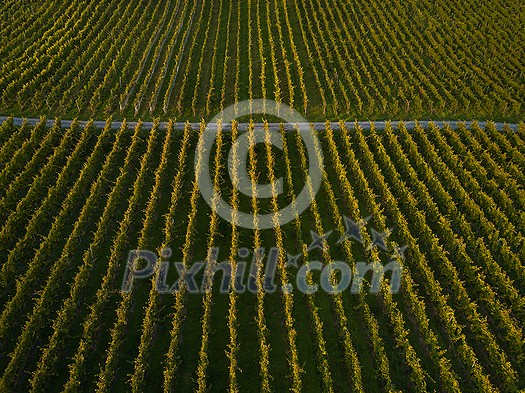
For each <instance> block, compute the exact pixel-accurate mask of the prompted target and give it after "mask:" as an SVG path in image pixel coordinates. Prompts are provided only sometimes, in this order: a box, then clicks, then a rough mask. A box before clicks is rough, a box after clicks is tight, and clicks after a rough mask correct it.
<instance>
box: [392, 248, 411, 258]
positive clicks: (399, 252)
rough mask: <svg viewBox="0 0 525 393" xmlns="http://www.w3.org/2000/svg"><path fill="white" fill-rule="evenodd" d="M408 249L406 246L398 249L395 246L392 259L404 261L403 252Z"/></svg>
mask: <svg viewBox="0 0 525 393" xmlns="http://www.w3.org/2000/svg"><path fill="white" fill-rule="evenodd" d="M407 248H408V246H403V247H399V246H395V247H394V251H393V252H394V253H393V254H392V257H394V258H400V259H402V260H405V251H406V249H407Z"/></svg>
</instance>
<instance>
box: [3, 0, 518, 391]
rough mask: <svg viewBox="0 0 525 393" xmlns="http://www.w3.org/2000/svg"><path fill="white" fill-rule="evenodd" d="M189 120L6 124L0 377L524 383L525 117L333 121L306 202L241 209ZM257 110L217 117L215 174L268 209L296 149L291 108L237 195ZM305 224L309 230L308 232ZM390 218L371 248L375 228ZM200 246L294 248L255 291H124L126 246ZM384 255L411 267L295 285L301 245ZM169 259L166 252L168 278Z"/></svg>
mask: <svg viewBox="0 0 525 393" xmlns="http://www.w3.org/2000/svg"><path fill="white" fill-rule="evenodd" d="M159 4H160V3H159ZM210 34H211V33H210ZM212 35H213V34H212ZM203 130H204V123H202V125H201V127H193V128H192V127H191V126H189V125H188V126H187V127H186V128H185V129H184V130H174V128H173V126H172V123H168V126H167V127H166V129H160V127H158V126H157V125H154V126H153V127H152V129H151V130H145V129H142V127H141V124H140V122H139V123H138V124H137V126H135V127H128V126H127V124H126V123H125V122H124V123H123V125H122V127H121V128H120V129H111V128H110V127H109V126H108V127H105V128H103V129H101V128H97V127H95V126H94V125H93V124H92V123H90V122H88V123H87V124H86V125H85V126H82V127H81V126H80V125H79V124H78V123H77V122H73V123H72V124H71V126H70V127H67V128H65V127H62V126H61V124H60V122H59V121H57V122H55V124H54V125H53V126H51V127H49V126H46V123H45V119H42V120H41V122H40V123H39V124H37V125H35V126H30V125H28V124H22V125H21V126H15V125H13V119H12V118H9V119H7V120H6V121H5V122H3V123H2V124H1V125H0V181H1V182H2V187H1V188H0V190H1V195H0V214H1V220H0V222H1V229H0V251H1V253H2V255H3V258H2V262H1V264H0V299H1V300H0V305H1V307H0V344H1V345H0V375H1V379H0V391H2V392H4V391H5V392H8V391H13V392H14V391H31V392H41V391H52V392H61V391H65V392H66V391H67V392H73V391H99V392H102V391H136V392H140V391H148V392H153V391H165V392H171V391H174V392H175V391H176V392H190V391H198V392H205V391H210V390H211V391H231V392H234V391H241V392H252V391H253V392H259V391H278V392H284V391H294V392H299V391H306V392H318V391H323V392H342V391H353V392H354V391H355V392H381V391H392V392H393V391H403V392H421V391H436V392H437V391H439V392H441V391H458V392H459V391H463V392H481V391H484V392H485V391H486V392H496V391H512V392H515V391H518V390H520V389H525V371H524V370H525V356H524V355H525V352H524V348H525V347H524V336H523V335H524V323H523V322H524V321H525V300H524V299H525V297H524V295H525V289H524V288H525V269H524V267H523V263H525V243H524V241H525V190H524V184H525V174H524V173H525V127H524V126H523V125H520V126H519V127H518V128H517V129H516V130H515V131H514V130H510V129H509V128H505V129H504V130H501V131H499V130H496V128H495V127H494V124H492V123H489V124H487V125H486V126H485V127H484V128H481V127H479V126H478V125H477V124H475V123H474V124H472V125H470V126H468V127H466V126H464V125H459V126H458V127H456V128H455V129H452V128H451V127H448V126H444V127H441V128H438V127H436V126H434V125H432V124H430V125H428V126H427V127H425V128H423V127H421V126H419V125H416V126H415V127H413V128H407V127H405V126H404V125H403V123H401V124H399V125H397V126H396V127H391V126H389V125H387V126H386V128H385V129H382V130H375V129H374V126H373V124H372V126H371V129H370V130H363V129H361V128H360V127H359V126H357V127H347V126H345V125H344V124H342V123H341V124H340V126H338V127H331V126H330V125H327V127H326V128H325V129H324V130H319V131H315V134H316V135H317V138H318V140H319V141H320V145H321V146H320V147H321V148H322V151H323V153H324V171H323V175H322V183H321V186H320V189H319V192H318V194H317V197H316V198H315V199H314V201H313V202H312V204H311V206H310V207H309V208H308V209H306V210H305V211H304V212H303V213H302V215H296V217H295V219H294V220H293V221H291V222H289V223H287V224H285V225H283V226H276V227H275V228H272V229H260V228H257V226H256V228H255V230H252V229H246V228H242V227H238V226H235V225H232V224H230V223H229V222H227V221H226V220H223V219H222V218H221V217H219V216H218V215H217V213H216V212H215V211H214V210H212V209H211V207H210V206H209V205H208V204H207V203H206V202H205V201H204V199H203V198H202V197H201V195H200V192H199V187H198V184H197V181H196V179H195V171H194V165H197V166H198V165H200V162H201V153H202V151H201V149H199V148H198V140H199V135H200V134H201V133H202V132H203ZM252 130H253V127H248V130H247V131H240V130H239V129H238V127H237V123H233V124H232V125H231V127H229V129H228V131H224V132H219V133H218V136H217V138H216V141H215V144H214V147H213V149H212V150H211V151H210V154H211V161H212V162H213V165H211V166H210V167H211V169H212V170H211V176H212V179H213V184H214V187H215V189H217V190H220V193H221V195H222V197H223V198H224V199H225V200H227V201H229V202H230V203H231V204H232V205H233V206H237V207H239V208H240V210H242V211H258V212H272V211H275V210H276V206H278V205H282V204H286V203H287V202H289V201H290V200H293V199H294V197H295V196H296V195H297V193H298V192H299V191H300V189H302V188H303V185H304V184H305V182H306V180H305V178H304V177H301V176H299V175H304V173H306V167H307V165H308V159H307V157H306V149H305V146H304V143H303V142H302V140H301V138H300V135H299V134H298V133H297V132H295V131H284V129H281V131H280V136H281V138H282V139H281V141H282V149H274V148H273V147H272V145H270V144H259V145H257V146H256V147H255V148H253V149H250V151H249V153H248V156H249V163H248V168H247V170H248V173H249V176H250V177H251V178H252V180H254V181H255V180H257V182H258V183H270V182H273V181H274V180H275V179H276V178H279V177H281V176H282V182H283V191H284V192H283V193H282V194H280V195H277V193H276V192H275V190H272V193H271V197H270V198H261V199H257V198H250V197H248V196H246V195H244V194H243V193H241V192H239V191H238V190H237V188H236V187H234V186H233V182H234V180H230V179H235V178H237V176H238V175H237V174H236V173H235V172H234V173H233V176H232V174H231V173H230V176H229V175H228V169H227V167H228V154H226V153H227V152H228V151H231V148H232V146H235V143H234V142H235V141H236V140H237V139H238V138H241V136H242V135H244V133H247V135H249V136H250V137H251V133H252ZM265 132H266V135H269V129H268V128H266V129H265ZM196 163H197V164H196ZM292 174H293V175H292ZM345 217H348V218H351V219H352V220H354V221H355V222H366V225H363V226H361V227H360V228H361V229H360V235H361V236H362V240H363V241H362V243H361V242H359V241H356V239H357V237H355V238H348V237H347V238H345V237H344V234H345V228H346V225H347V221H346V220H345ZM361 220H365V221H361ZM366 220H368V221H366ZM389 229H390V231H389ZM312 231H313V232H314V234H315V233H317V234H320V235H322V234H324V235H325V239H326V241H325V242H324V243H323V246H322V247H309V246H311V244H312V243H313V240H315V239H314V238H315V236H314V234H312ZM387 232H389V235H387V236H386V237H385V238H384V244H383V245H384V248H383V247H382V246H381V244H380V243H375V244H376V247H368V246H369V245H370V244H374V243H373V241H374V239H375V237H376V236H377V234H378V233H387ZM377 245H379V246H377ZM214 247H215V248H217V250H218V256H216V257H217V260H218V261H230V262H231V264H230V266H232V267H236V268H237V269H238V270H237V271H240V269H241V268H240V266H241V265H242V261H243V260H244V261H249V260H251V259H252V257H253V256H254V255H255V254H256V252H255V250H257V249H259V248H265V258H266V256H267V255H268V254H269V253H270V248H271V247H276V248H279V249H281V250H286V252H287V253H289V254H297V256H298V258H299V263H298V266H294V265H293V264H290V263H288V262H289V260H290V259H289V256H287V255H286V254H279V257H278V259H277V263H276V266H275V270H276V275H275V277H274V278H275V281H274V283H273V285H274V290H273V291H271V290H270V289H271V286H272V285H270V284H272V283H263V281H262V280H263V277H262V276H260V275H258V274H255V275H253V276H251V277H252V278H251V279H250V278H248V274H245V276H244V279H243V283H244V284H245V285H246V287H247V288H249V287H250V285H255V286H256V287H257V286H258V288H260V286H266V288H268V289H269V290H268V291H258V292H256V293H251V292H250V291H249V290H248V289H247V290H246V292H245V293H240V292H237V291H234V290H231V289H230V291H228V292H227V293H226V294H224V293H220V290H219V289H220V287H221V277H222V276H221V274H216V275H215V278H214V279H211V281H210V282H208V284H209V285H210V288H211V290H210V291H207V292H205V293H198V294H197V293H192V292H191V286H190V285H188V286H187V287H186V288H185V289H184V287H183V288H182V289H181V290H179V291H174V292H173V293H160V292H159V291H157V290H156V289H155V283H156V280H157V279H158V275H160V274H161V270H157V271H156V273H155V275H150V276H148V277H145V278H144V279H138V278H136V279H135V280H133V282H132V284H131V285H130V286H129V287H128V288H127V289H128V290H126V291H121V288H123V287H122V285H123V284H124V283H125V280H123V277H125V273H126V267H127V261H128V260H129V259H128V251H129V250H134V249H147V250H152V251H153V252H155V253H159V254H160V255H163V258H164V259H165V260H169V261H171V262H176V261H180V262H181V263H182V264H184V265H185V266H187V267H191V266H194V265H196V263H197V261H202V260H206V259H209V258H210V252H211V251H210V250H211V249H212V248H214ZM168 248H169V249H170V250H171V252H170V253H168V251H167V250H168ZM392 259H395V260H396V261H398V262H399V263H400V264H401V265H402V268H403V270H402V272H403V274H402V278H401V285H400V290H399V292H398V293H391V292H390V291H389V290H388V288H389V284H390V281H393V275H392V276H390V274H389V273H386V274H385V277H387V278H389V279H390V281H385V283H384V285H382V286H381V289H380V291H379V293H377V294H372V293H368V292H367V291H366V290H364V291H362V292H360V293H358V294H354V293H351V292H350V290H346V291H342V292H339V293H336V294H328V293H326V292H325V291H321V290H319V291H316V292H313V293H309V294H305V293H301V292H299V291H297V286H296V284H295V277H296V275H297V271H298V267H300V266H302V265H303V264H307V263H311V264H312V266H313V264H314V263H315V262H314V261H320V262H321V263H322V264H323V265H329V264H331V263H335V261H346V262H348V264H350V265H351V266H355V265H356V264H357V263H358V262H359V261H370V260H375V261H379V262H381V263H383V264H386V263H387V262H388V261H390V260H392ZM268 260H269V259H268ZM263 264H264V266H267V265H268V262H266V259H265V261H263ZM176 273H177V272H176V271H175V270H174V267H173V265H170V270H169V271H167V272H166V274H165V276H164V279H165V283H166V285H167V286H168V287H171V286H172V285H173V283H174V282H175V281H176V277H177V274H176ZM246 273H247V272H246ZM204 277H207V276H206V275H205V273H204V271H200V272H198V273H197V274H196V275H195V276H194V278H195V281H196V282H198V283H199V285H200V282H201V281H202V282H203V283H204V282H205V280H204ZM311 279H312V280H313V282H316V283H318V284H320V281H319V280H320V279H319V275H318V274H317V273H314V275H313V276H312V277H311ZM250 280H251V281H250ZM369 281H370V280H369V278H366V279H365V285H364V288H365V289H366V288H368V286H369V284H370V282H369ZM250 282H251V284H250ZM290 285H291V286H292V289H293V290H292V291H291V292H290V291H288V290H285V288H289V286H290Z"/></svg>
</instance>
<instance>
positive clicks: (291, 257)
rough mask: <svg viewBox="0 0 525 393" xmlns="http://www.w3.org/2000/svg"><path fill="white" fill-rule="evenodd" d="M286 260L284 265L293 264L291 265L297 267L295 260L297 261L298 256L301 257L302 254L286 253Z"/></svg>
mask: <svg viewBox="0 0 525 393" xmlns="http://www.w3.org/2000/svg"><path fill="white" fill-rule="evenodd" d="M287 255H288V257H287V258H288V261H287V262H286V267H289V266H293V267H296V268H298V267H299V265H298V263H297V261H299V258H300V257H301V255H302V254H300V253H299V254H297V255H291V254H288V253H287Z"/></svg>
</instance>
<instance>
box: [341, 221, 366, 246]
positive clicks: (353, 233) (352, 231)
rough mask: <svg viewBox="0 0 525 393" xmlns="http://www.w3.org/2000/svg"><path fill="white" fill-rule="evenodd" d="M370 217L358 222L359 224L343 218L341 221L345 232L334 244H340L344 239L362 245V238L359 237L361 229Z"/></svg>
mask: <svg viewBox="0 0 525 393" xmlns="http://www.w3.org/2000/svg"><path fill="white" fill-rule="evenodd" d="M371 218H372V216H368V217H367V218H364V219H362V220H360V221H359V222H354V221H353V220H352V219H351V218H349V217H347V216H343V221H344V223H345V228H346V230H345V232H344V233H343V235H342V236H341V238H340V239H339V240H338V241H337V243H336V244H340V243H342V242H344V241H345V240H346V239H352V238H353V239H355V240H357V241H358V242H359V243H361V244H363V238H362V237H361V229H363V228H364V227H365V226H366V224H367V223H368V221H370V219H371Z"/></svg>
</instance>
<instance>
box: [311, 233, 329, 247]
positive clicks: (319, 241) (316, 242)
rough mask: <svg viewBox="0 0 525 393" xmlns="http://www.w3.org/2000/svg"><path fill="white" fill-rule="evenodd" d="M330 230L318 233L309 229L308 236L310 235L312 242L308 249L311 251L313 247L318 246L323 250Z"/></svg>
mask: <svg viewBox="0 0 525 393" xmlns="http://www.w3.org/2000/svg"><path fill="white" fill-rule="evenodd" d="M331 233H332V231H328V232H326V233H325V234H324V235H318V234H317V233H315V232H314V231H310V236H312V242H311V243H310V245H309V246H308V251H312V250H313V249H314V248H319V249H321V250H322V251H324V242H325V240H326V239H327V238H328V236H330V234H331Z"/></svg>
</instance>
